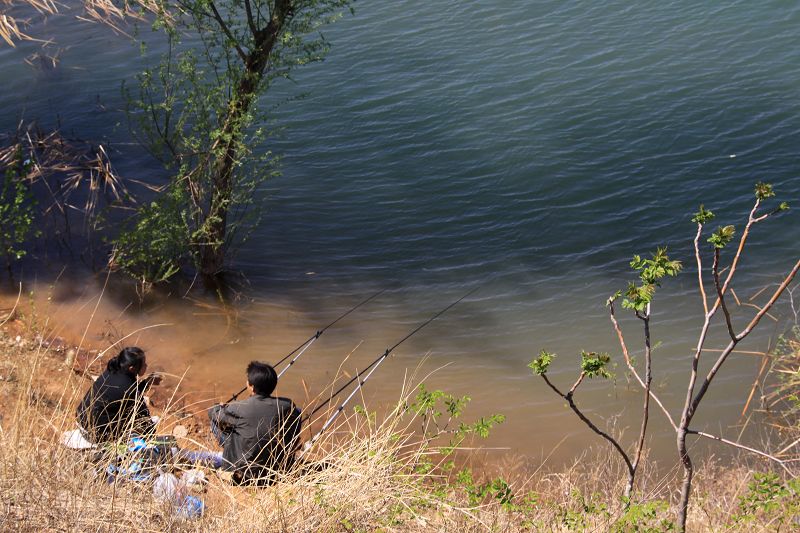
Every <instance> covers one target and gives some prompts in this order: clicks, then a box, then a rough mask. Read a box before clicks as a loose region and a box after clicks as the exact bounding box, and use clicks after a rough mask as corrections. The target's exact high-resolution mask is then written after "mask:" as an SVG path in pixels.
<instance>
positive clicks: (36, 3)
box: [0, 0, 159, 47]
mask: <svg viewBox="0 0 800 533" xmlns="http://www.w3.org/2000/svg"><path fill="white" fill-rule="evenodd" d="M82 4H83V10H82V11H81V12H80V14H77V15H75V18H77V19H79V20H86V21H90V22H99V23H101V24H105V25H107V26H109V27H111V28H112V29H113V30H114V31H115V32H117V33H120V34H123V35H127V34H126V32H125V30H124V28H123V26H124V23H125V21H126V20H131V19H133V20H141V19H143V18H144V15H145V14H146V13H148V12H157V11H158V10H159V7H158V4H157V3H156V2H154V1H152V0H134V1H126V2H113V1H112V0H83V2H82ZM59 8H61V9H63V10H66V11H69V10H70V6H68V5H66V4H62V3H58V2H55V1H53V0H0V39H2V40H3V41H4V42H5V43H6V44H7V45H8V46H12V47H14V46H16V43H17V42H18V41H39V42H43V43H49V42H50V40H48V39H47V38H45V37H43V36H39V37H35V36H32V35H29V34H27V33H25V32H24V31H22V29H21V28H24V27H25V26H27V25H28V23H29V22H28V19H27V18H20V16H19V15H18V14H17V15H15V13H17V12H19V13H23V14H26V13H32V12H33V11H36V12H37V13H38V14H40V15H43V16H50V15H55V14H57V13H59ZM12 11H14V12H13V13H12Z"/></svg>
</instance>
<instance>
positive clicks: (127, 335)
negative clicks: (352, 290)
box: [3, 283, 777, 467]
mask: <svg viewBox="0 0 800 533" xmlns="http://www.w3.org/2000/svg"><path fill="white" fill-rule="evenodd" d="M34 294H35V296H33V297H30V296H29V297H27V298H26V299H25V300H26V301H25V302H24V304H25V305H28V306H31V308H32V311H30V313H31V314H30V316H32V317H35V320H36V321H37V323H38V324H39V325H40V326H43V327H44V328H45V329H46V330H47V331H49V332H50V334H49V336H50V337H62V338H64V339H65V340H66V341H67V342H68V343H72V344H75V345H83V346H84V347H86V346H92V347H95V348H101V349H102V348H104V347H109V346H111V344H112V343H113V342H116V341H120V342H119V344H117V345H115V346H113V347H111V348H109V352H108V353H109V354H111V353H115V352H116V351H117V350H118V349H119V346H120V345H137V346H140V347H142V348H143V349H145V350H146V351H147V354H148V362H149V365H150V369H151V370H155V371H161V372H163V373H165V374H166V375H167V379H165V381H164V383H163V384H162V387H164V388H165V391H166V392H168V393H169V394H172V392H173V391H174V392H175V398H181V399H183V401H184V403H185V404H186V405H188V406H189V409H190V410H191V411H194V412H202V411H203V410H204V409H205V408H207V407H208V406H210V405H211V404H213V403H215V402H219V401H223V400H226V399H227V398H229V397H230V396H231V394H233V393H234V392H236V391H238V390H240V389H241V388H242V387H243V386H244V384H245V375H244V368H245V366H246V365H247V363H248V362H249V361H251V360H262V361H267V362H275V361H277V360H279V359H281V358H282V357H283V356H285V355H286V354H288V353H289V352H291V351H292V350H293V349H295V348H297V347H298V345H300V344H301V343H302V342H303V341H305V340H306V339H308V338H309V337H310V336H311V335H313V334H314V333H315V332H316V331H317V330H318V329H320V328H322V327H324V326H325V325H327V324H328V323H330V322H331V321H333V320H335V319H336V318H337V317H338V316H339V315H340V314H341V313H342V312H343V311H342V310H345V311H346V310H347V309H348V308H349V307H352V306H353V305H355V304H356V303H358V301H360V300H361V299H363V298H353V297H352V296H350V297H348V298H346V299H345V298H343V299H342V301H339V302H335V305H334V302H332V301H331V300H326V301H325V304H326V306H329V307H330V308H332V309H340V311H337V312H335V314H334V313H331V312H330V311H327V310H320V309H308V308H306V306H293V305H291V302H289V301H288V300H286V301H280V300H277V299H276V301H274V302H266V301H256V300H253V301H251V302H250V303H248V304H246V305H241V306H239V307H238V308H237V315H238V316H232V315H226V314H225V313H223V312H222V310H221V309H220V308H219V306H217V305H216V304H215V303H214V302H212V301H208V302H201V301H197V300H195V301H189V300H181V299H165V300H164V301H162V302H161V303H160V304H158V305H153V306H151V307H150V308H149V309H148V310H146V311H142V310H139V309H137V306H136V305H134V304H132V303H131V304H128V305H122V304H120V303H119V302H115V301H113V298H111V297H109V296H108V294H107V293H106V294H103V293H102V290H101V287H99V286H98V285H97V284H94V283H90V284H88V285H87V286H85V287H83V288H82V289H80V290H76V288H75V287H71V288H70V289H69V290H65V291H60V290H58V289H54V288H53V287H52V286H50V287H39V288H37V289H36V290H35V292H34ZM14 297H15V295H13V294H9V293H6V294H5V295H4V296H3V301H4V303H3V308H5V309H7V308H9V307H10V306H11V305H12V304H13V300H14ZM444 303H445V304H447V303H451V302H449V301H446V302H444ZM368 305H369V304H368ZM465 305H466V307H467V312H468V310H469V303H467V304H465ZM463 312H464V311H463V310H462V313H463ZM563 313H565V314H568V310H563ZM414 314H415V315H416V316H418V317H419V318H418V319H417V320H416V321H411V320H409V317H408V315H406V314H403V313H400V312H398V315H397V316H394V317H392V316H391V313H388V312H387V311H386V309H383V310H381V311H380V313H378V318H375V317H374V316H371V315H374V313H369V312H368V310H367V309H360V310H359V311H356V312H355V313H353V315H350V316H348V317H347V318H345V319H344V320H342V321H341V322H339V323H337V324H336V325H335V326H334V327H332V328H330V329H329V330H327V331H326V332H325V333H324V334H323V335H322V336H321V337H320V338H319V339H318V340H316V341H315V342H314V343H313V344H312V345H311V346H310V347H309V348H308V350H307V351H306V352H305V353H304V354H303V355H302V356H301V357H300V358H299V359H298V360H297V362H296V363H295V365H294V366H293V367H292V368H291V369H290V370H289V371H288V372H287V373H286V375H285V376H284V377H283V378H282V379H281V381H280V383H279V386H278V391H277V393H278V394H280V395H282V396H288V397H291V398H293V399H294V400H295V402H296V403H298V404H299V405H301V406H313V405H315V404H314V402H315V401H316V400H317V399H318V398H323V399H324V398H326V397H327V395H329V394H330V392H331V390H332V388H338V387H339V385H340V384H343V383H344V382H345V381H346V380H347V379H349V378H350V377H352V376H353V375H354V374H355V373H356V372H357V371H358V370H359V369H363V368H365V367H366V366H367V365H368V364H369V363H370V362H372V361H373V360H374V359H375V358H376V357H378V356H380V355H381V354H382V353H383V352H384V350H385V349H386V348H387V347H389V346H391V345H393V344H394V343H395V342H397V341H398V340H400V339H402V338H403V337H404V336H405V335H407V334H408V333H409V332H410V331H411V330H413V329H414V328H415V327H416V326H417V325H419V324H420V323H421V322H423V321H424V320H426V319H427V318H429V317H430V316H432V314H433V313H427V314H426V313H419V312H415V313H414ZM595 322H596V323H597V324H596V325H595V324H594V323H595ZM586 323H587V324H588V326H585V327H581V330H580V338H581V339H584V338H585V337H595V338H597V339H598V343H599V344H600V345H601V347H602V346H603V344H604V343H605V345H607V346H609V349H610V350H612V355H614V360H615V362H616V363H617V364H622V361H621V359H620V358H619V356H618V350H617V351H616V352H615V351H613V341H614V339H613V338H612V332H611V330H610V327H609V326H608V324H607V323H606V322H605V321H602V320H595V321H591V320H589V321H587V322H586ZM635 325H636V324H635V323H627V322H624V321H623V327H628V328H630V336H631V339H634V338H637V337H638V336H640V335H641V334H640V332H639V331H637V330H636V329H634V328H635ZM448 327H450V326H449V324H448V321H447V315H443V316H442V317H440V319H437V321H435V322H433V323H431V324H430V325H429V326H427V327H426V328H424V329H423V330H421V331H420V332H419V333H418V334H417V335H415V336H414V337H412V338H411V339H410V340H409V341H408V342H406V343H404V344H402V345H401V346H400V347H399V348H398V349H397V350H396V351H395V352H394V353H393V354H392V356H391V357H389V358H388V359H387V360H386V361H384V363H383V364H382V366H381V367H380V368H379V369H378V371H377V372H376V373H375V374H374V375H373V377H371V378H370V380H369V381H368V382H367V383H366V384H365V386H364V387H363V388H362V390H361V391H359V393H357V395H356V398H355V399H354V400H353V401H352V402H351V404H350V405H349V406H348V410H351V409H352V408H353V407H354V406H355V405H356V404H363V405H366V406H367V407H368V408H369V409H370V410H375V411H377V412H378V413H384V412H386V410H387V409H389V408H391V407H393V406H394V405H395V404H396V403H397V402H398V400H399V399H400V398H401V397H402V395H403V394H404V392H405V393H407V392H408V391H409V390H410V389H411V388H413V387H415V386H416V385H418V384H419V383H420V382H423V381H424V383H425V384H426V386H427V388H428V389H441V390H444V391H447V392H450V393H452V394H455V395H459V396H461V395H468V396H470V397H471V398H472V401H471V402H470V404H469V406H468V408H467V409H466V412H465V415H464V420H466V421H470V420H474V419H476V418H478V417H480V416H486V415H489V414H493V413H501V414H503V415H505V416H506V421H505V423H503V424H502V425H500V426H497V427H495V428H494V429H493V430H492V432H491V437H490V438H489V439H487V440H485V441H479V442H476V443H474V445H475V446H478V447H480V448H482V450H483V451H482V453H481V461H488V462H500V463H507V462H508V461H509V460H512V461H519V460H523V461H527V462H528V463H529V464H534V465H535V464H538V463H540V462H541V461H543V460H547V462H548V463H549V464H551V465H555V466H558V465H562V464H568V463H570V462H572V461H574V460H576V458H577V457H580V455H581V454H582V453H584V452H586V451H588V450H590V449H593V450H600V454H601V456H602V455H604V454H605V453H606V450H605V448H604V447H603V442H602V441H601V440H600V439H599V438H598V437H597V436H596V435H594V434H593V433H591V432H590V431H589V430H588V429H587V428H586V427H585V426H583V425H582V424H581V423H580V422H579V421H578V420H577V419H576V418H575V416H574V415H573V414H572V413H571V412H570V411H569V409H568V408H567V407H566V405H565V404H564V402H563V401H561V400H560V399H559V398H558V397H556V396H555V395H554V394H553V393H552V392H551V391H550V390H549V389H548V388H547V387H546V386H545V385H544V383H543V382H542V381H541V380H540V379H539V378H538V377H535V376H533V375H531V373H530V371H529V370H528V369H527V368H526V367H525V366H524V364H513V363H512V362H510V361H507V360H503V359H502V358H501V357H499V356H497V355H496V354H492V353H491V352H489V351H487V352H484V354H483V355H482V356H476V355H475V353H474V352H475V349H476V348H477V349H480V346H481V344H480V343H478V344H477V345H476V346H472V347H471V351H467V350H465V349H463V345H462V343H460V342H459V340H458V338H457V336H456V338H455V339H451V340H452V342H450V341H449V340H448V337H447V330H448ZM770 327H771V328H772V330H771V331H770V333H773V332H774V330H775V329H776V327H777V326H776V325H772V326H770ZM662 334H663V332H662ZM569 338H570V331H569V329H567V331H566V332H565V334H564V335H562V336H561V340H562V341H564V339H569ZM580 342H583V341H580ZM629 342H631V343H633V342H635V341H633V340H631V341H629ZM769 342H770V335H769V334H768V335H762V336H761V337H759V338H757V339H756V340H755V341H754V342H749V343H747V344H748V345H747V346H743V347H742V350H745V351H760V350H763V349H764V348H765V346H766V345H767V344H768V343H769ZM578 343H579V342H578V341H575V347H574V348H575V349H573V350H572V351H573V352H576V353H579V350H578V349H577V345H578ZM460 346H461V348H462V349H460V348H459V347H460ZM662 349H663V348H657V350H656V352H655V358H656V363H655V366H656V371H655V375H656V378H655V380H654V386H655V389H656V390H657V391H658V392H659V394H661V396H662V398H663V399H664V401H665V403H666V404H667V405H668V406H669V407H670V408H671V409H672V411H673V412H677V409H678V408H679V405H680V400H681V396H682V394H685V391H684V390H683V389H682V386H681V383H682V381H681V379H682V378H685V376H688V366H686V365H676V364H675V363H674V362H673V363H671V364H670V365H669V366H665V365H664V364H663V362H660V361H659V359H658V358H659V355H660V354H659V350H662ZM559 352H560V351H559ZM535 353H536V348H534V346H531V347H530V353H529V355H530V356H531V357H532V356H533V355H534V354H535ZM560 353H561V352H560ZM563 353H569V351H564V352H563ZM687 354H688V351H687ZM710 355H712V354H709V356H710ZM683 361H686V362H688V355H684V357H683ZM679 362H680V360H679ZM761 362H762V358H761V357H757V356H754V355H749V354H738V355H736V356H735V357H734V358H733V359H732V360H731V361H730V363H729V365H728V366H729V367H728V368H726V369H725V372H723V373H721V375H720V376H719V379H718V382H717V383H715V385H714V387H713V388H712V392H711V393H710V394H709V398H708V399H707V400H706V401H705V402H704V404H703V405H702V407H701V412H700V415H699V418H700V419H701V422H700V423H701V424H703V426H704V427H705V428H706V429H710V430H712V431H714V432H717V433H722V434H725V435H726V436H728V437H729V438H730V437H734V438H736V437H737V435H738V433H739V427H740V426H741V423H742V421H743V420H746V418H742V417H740V413H741V411H742V409H743V407H744V405H745V403H746V402H747V397H748V393H749V391H750V388H751V384H752V382H753V380H754V378H755V376H756V375H757V372H758V369H759V368H760V365H761ZM281 368H282V367H279V370H280V369H281ZM575 368H576V366H575V361H569V359H568V357H566V356H560V357H559V358H557V360H556V363H554V365H553V372H552V374H553V376H552V378H553V380H554V382H556V383H558V384H559V385H560V386H562V387H563V388H564V389H566V388H568V387H569V385H570V384H571V383H572V381H573V380H574V378H575V377H576V373H575V370H574V369H575ZM615 372H616V377H615V380H613V381H611V382H600V381H589V382H587V383H585V384H584V385H582V386H581V389H580V390H579V392H578V394H577V395H576V398H577V401H578V404H579V405H580V406H581V407H582V408H583V409H585V410H586V412H587V414H589V415H590V416H591V417H592V418H593V419H594V420H595V421H596V422H597V423H598V425H600V426H601V427H603V428H610V429H612V430H614V431H618V432H622V433H623V435H624V436H625V437H627V438H628V439H630V440H631V442H632V439H633V437H634V435H635V434H636V432H637V431H638V426H639V412H640V411H639V406H640V404H641V393H640V391H639V390H638V388H637V387H635V386H633V384H632V383H629V381H628V379H627V376H626V372H625V370H624V369H623V368H621V367H619V366H618V367H616V369H615ZM349 390H352V389H348V391H346V392H345V395H346V394H347V392H349ZM761 393H762V391H760V390H759V391H756V393H755V400H754V401H753V402H752V404H753V405H754V406H757V404H758V401H759V398H760V395H761ZM345 395H342V396H340V397H339V398H337V399H336V400H335V401H334V402H333V403H334V404H335V405H338V402H339V401H341V400H342V399H343V398H344V396H345ZM321 420H322V419H318V420H317V422H316V423H315V425H314V427H319V425H321ZM756 426H758V415H756V418H755V419H751V420H750V421H749V422H748V427H746V428H745V430H746V431H745V432H744V436H743V439H744V441H747V440H748V439H755V438H756V437H755V436H754V435H753V431H752V430H753V429H754V428H755V427H756ZM650 435H651V436H650V440H649V446H650V448H651V457H652V458H653V459H655V460H657V461H658V463H659V464H662V465H665V466H667V467H669V466H670V465H673V464H674V444H673V443H674V437H673V434H672V432H671V430H670V428H669V427H668V425H667V424H666V421H665V419H664V418H663V415H662V414H661V413H660V412H658V411H657V410H656V409H655V408H653V412H652V415H651V433H650ZM695 448H696V449H697V450H703V451H702V453H703V454H711V453H714V454H717V455H720V454H721V455H725V454H726V453H727V451H726V450H724V449H719V448H714V447H709V446H708V445H707V443H705V442H701V443H697V444H696V445H695ZM607 452H608V453H611V450H610V449H609V450H607ZM592 453H595V452H592Z"/></svg>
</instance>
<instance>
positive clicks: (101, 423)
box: [77, 347, 161, 444]
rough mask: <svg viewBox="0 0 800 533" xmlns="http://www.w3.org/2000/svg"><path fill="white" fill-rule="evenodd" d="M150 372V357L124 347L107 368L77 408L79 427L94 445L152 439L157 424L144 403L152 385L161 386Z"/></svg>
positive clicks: (158, 379) (159, 381)
mask: <svg viewBox="0 0 800 533" xmlns="http://www.w3.org/2000/svg"><path fill="white" fill-rule="evenodd" d="M146 371H147V357H146V356H145V353H144V351H143V350H142V349H141V348H137V347H127V348H123V349H122V350H121V351H120V352H119V354H117V356H116V357H114V358H112V359H111V360H110V361H109V362H108V364H107V365H106V370H105V372H103V373H102V374H101V375H100V377H98V378H97V380H96V381H95V382H94V383H93V384H92V387H91V388H90V389H89V391H88V392H87V393H86V395H85V396H84V397H83V400H82V401H81V403H80V405H78V409H77V418H78V424H79V425H80V427H81V428H82V429H83V431H84V432H85V433H86V436H87V438H88V439H89V440H90V441H91V442H92V443H94V444H102V443H109V442H119V441H124V440H128V438H129V437H131V436H134V435H137V436H144V437H147V436H150V435H152V434H153V433H154V432H155V424H154V422H153V419H152V418H151V416H150V411H149V409H148V408H147V404H146V403H145V399H144V393H145V391H146V390H147V389H148V388H149V387H150V385H158V384H159V383H161V377H160V376H158V375H151V376H149V377H147V378H145V379H139V378H141V377H142V376H144V374H145V372H146Z"/></svg>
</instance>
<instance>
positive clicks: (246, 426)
mask: <svg viewBox="0 0 800 533" xmlns="http://www.w3.org/2000/svg"><path fill="white" fill-rule="evenodd" d="M277 384H278V375H277V374H276V373H275V369H274V368H272V367H271V366H270V365H268V364H266V363H260V362H258V361H252V362H251V363H250V364H249V365H247V388H248V389H249V390H250V393H251V396H250V397H249V398H248V399H246V400H244V401H241V402H233V403H229V404H223V405H214V406H213V407H212V408H211V409H209V410H208V417H209V418H210V419H211V431H212V432H213V433H214V435H215V436H216V437H217V440H218V442H219V443H220V445H222V446H223V448H224V451H223V452H222V458H223V464H222V468H223V469H225V470H229V471H232V472H233V473H234V475H233V479H234V480H235V481H237V482H250V483H252V482H255V483H259V482H261V483H271V482H272V481H273V474H274V472H275V471H280V470H286V469H288V468H289V467H290V466H291V465H292V463H293V461H294V452H295V450H296V449H297V441H298V436H299V434H300V410H299V409H297V407H295V405H294V404H293V403H292V401H291V400H289V399H287V398H276V397H273V396H271V395H272V393H273V391H274V390H275V387H276V386H277Z"/></svg>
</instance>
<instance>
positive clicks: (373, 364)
mask: <svg viewBox="0 0 800 533" xmlns="http://www.w3.org/2000/svg"><path fill="white" fill-rule="evenodd" d="M479 288H480V287H476V288H474V289H472V290H471V291H469V292H468V293H467V294H465V295H464V296H462V297H461V298H459V299H458V300H456V301H455V302H453V303H451V304H450V305H448V306H447V307H445V308H444V309H442V310H441V311H439V312H438V313H436V314H435V315H433V316H432V317H431V318H429V319H428V320H426V321H425V322H423V323H422V324H420V325H419V326H417V328H416V329H414V331H412V332H411V333H409V334H408V335H406V336H405V337H403V338H402V339H400V340H399V341H398V342H397V344H395V345H394V346H392V347H391V348H387V349H386V351H385V352H383V353H382V354H381V355H379V356H378V358H377V359H375V360H374V361H372V362H371V363H370V364H369V365H368V366H367V367H366V368H364V369H363V370H361V371H360V372H357V373H356V375H355V376H353V377H352V378H351V379H350V380H349V381H348V382H347V383H345V384H344V385H342V386H341V387H340V388H339V390H337V391H336V392H335V393H333V394H332V395H331V396H330V397H329V398H328V399H327V400H325V401H324V402H323V403H321V404H320V405H318V406H317V407H315V408H314V410H313V411H311V413H310V414H309V415H308V416H306V417H305V421H307V420H308V419H309V418H311V417H312V416H314V414H315V413H317V412H318V411H319V410H320V409H322V408H323V407H325V406H326V405H327V404H328V403H330V401H331V400H333V399H334V398H335V397H336V396H338V395H339V394H341V392H342V391H343V390H344V389H346V388H347V387H349V386H350V385H351V384H352V383H353V382H354V381H356V380H359V382H358V386H356V388H355V389H353V391H352V392H351V393H350V395H349V396H348V397H347V398H346V399H345V400H344V401H343V402H342V403H341V405H339V407H337V408H336V411H334V413H333V415H331V417H330V418H328V420H327V421H326V422H325V424H323V425H322V429H320V430H319V431H318V432H317V433H316V434H315V435H314V436H313V437H311V440H309V441H308V442H307V443H306V445H305V449H306V450H308V449H309V448H310V447H311V445H312V444H313V443H314V442H315V441H316V440H317V439H318V438H319V436H320V435H322V432H323V431H325V430H326V429H328V427H329V426H330V425H331V424H332V423H333V421H334V420H335V419H336V417H337V416H339V414H340V413H341V412H342V411H343V410H344V408H345V405H347V403H348V402H349V401H350V400H351V399H352V398H353V396H355V394H356V392H358V391H359V390H360V389H361V387H363V386H364V383H366V382H367V380H368V379H369V377H370V376H371V375H372V373H373V372H375V370H377V369H378V367H379V366H380V364H381V363H382V362H383V361H384V360H386V358H387V357H389V354H390V353H392V352H393V351H394V350H395V349H396V348H397V347H398V346H400V345H401V344H403V343H404V342H405V341H407V340H408V339H410V338H411V337H412V336H413V335H414V334H416V333H417V332H418V331H419V330H421V329H422V328H424V327H425V326H427V325H428V324H430V323H431V322H433V321H434V320H436V319H437V318H439V317H440V316H442V315H443V314H444V313H445V312H447V311H448V310H450V309H451V308H452V307H454V306H455V305H456V304H458V303H459V302H461V301H462V300H463V299H464V298H466V297H467V296H470V295H471V294H473V293H474V292H475V291H477V290H478V289H479ZM367 371H369V373H367V375H366V376H365V377H364V379H363V380H361V379H360V378H361V376H362V375H364V373H366V372H367Z"/></svg>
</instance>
